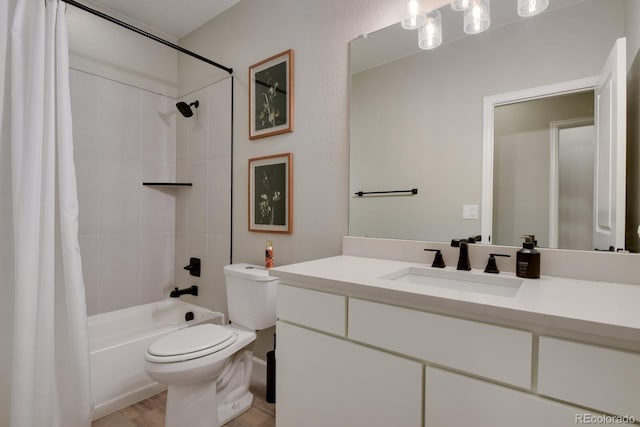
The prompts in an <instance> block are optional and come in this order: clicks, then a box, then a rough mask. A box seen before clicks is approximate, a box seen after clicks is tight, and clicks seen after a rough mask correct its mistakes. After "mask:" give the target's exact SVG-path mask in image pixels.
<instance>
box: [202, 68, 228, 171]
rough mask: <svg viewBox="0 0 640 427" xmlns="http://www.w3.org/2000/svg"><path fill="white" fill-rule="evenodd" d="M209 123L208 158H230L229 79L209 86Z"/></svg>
mask: <svg viewBox="0 0 640 427" xmlns="http://www.w3.org/2000/svg"><path fill="white" fill-rule="evenodd" d="M208 98H209V102H210V103H211V123H210V131H209V134H210V137H209V156H208V159H226V160H227V162H228V161H229V159H230V158H231V79H227V80H223V81H221V82H219V83H216V84H214V85H211V86H209V96H208Z"/></svg>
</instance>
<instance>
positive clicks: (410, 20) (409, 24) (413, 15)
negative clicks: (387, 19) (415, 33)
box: [400, 0, 425, 30]
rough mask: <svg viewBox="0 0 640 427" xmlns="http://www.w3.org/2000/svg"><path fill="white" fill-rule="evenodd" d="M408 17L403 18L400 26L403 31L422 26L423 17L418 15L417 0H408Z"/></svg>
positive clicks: (418, 6)
mask: <svg viewBox="0 0 640 427" xmlns="http://www.w3.org/2000/svg"><path fill="white" fill-rule="evenodd" d="M408 7H409V16H407V17H406V18H404V19H403V20H402V21H401V22H400V25H402V28H404V29H405V30H415V29H416V28H418V27H420V26H421V25H423V24H424V21H425V16H424V15H423V14H421V13H420V5H419V4H418V0H409V5H408Z"/></svg>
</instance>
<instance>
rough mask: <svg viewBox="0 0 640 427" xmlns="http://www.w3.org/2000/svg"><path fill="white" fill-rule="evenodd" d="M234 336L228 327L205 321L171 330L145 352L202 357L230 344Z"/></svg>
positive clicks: (155, 354) (156, 354) (158, 354)
mask: <svg viewBox="0 0 640 427" xmlns="http://www.w3.org/2000/svg"><path fill="white" fill-rule="evenodd" d="M236 338H237V335H236V334H234V333H233V332H232V331H230V330H229V329H227V328H224V327H222V326H220V325H213V324H210V323H207V324H204V325H198V326H191V327H188V328H184V329H181V330H179V331H176V332H172V333H170V334H168V335H166V336H165V337H163V338H160V339H159V340H158V341H155V342H154V343H153V344H151V345H150V346H149V349H148V350H147V352H148V353H149V354H151V355H153V356H159V357H171V356H185V355H192V356H195V357H202V356H205V355H207V354H211V353H213V352H215V351H219V350H222V349H223V348H226V347H228V346H230V345H231V344H233V342H234V341H235V340H236ZM183 360H184V359H183Z"/></svg>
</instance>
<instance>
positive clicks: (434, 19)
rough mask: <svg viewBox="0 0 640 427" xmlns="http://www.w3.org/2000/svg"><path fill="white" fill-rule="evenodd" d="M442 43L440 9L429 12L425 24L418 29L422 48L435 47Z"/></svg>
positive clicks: (419, 43) (419, 42) (419, 44)
mask: <svg viewBox="0 0 640 427" xmlns="http://www.w3.org/2000/svg"><path fill="white" fill-rule="evenodd" d="M441 44H442V16H441V15H440V11H439V10H432V11H431V12H428V13H427V15H426V19H425V24H424V25H423V26H421V27H420V28H419V29H418V46H419V47H420V49H425V50H428V49H434V48H436V47H438V46H440V45H441Z"/></svg>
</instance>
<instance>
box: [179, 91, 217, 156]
mask: <svg viewBox="0 0 640 427" xmlns="http://www.w3.org/2000/svg"><path fill="white" fill-rule="evenodd" d="M196 99H197V100H198V101H200V104H199V105H200V106H199V107H198V108H197V109H196V108H193V107H192V108H193V116H191V117H189V118H184V117H183V118H182V119H183V120H186V123H187V135H188V139H189V161H190V162H201V161H204V160H206V159H207V149H208V145H209V126H210V123H211V102H210V101H209V96H208V92H207V90H206V89H202V90H199V91H197V92H195V93H193V94H192V95H190V96H189V97H187V99H186V101H185V102H187V103H191V102H193V101H195V100H196Z"/></svg>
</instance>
